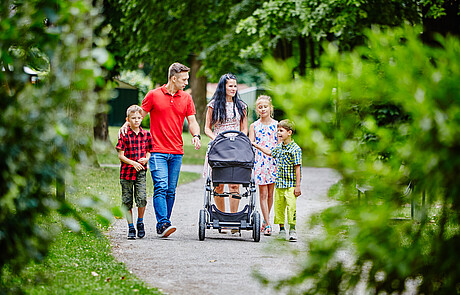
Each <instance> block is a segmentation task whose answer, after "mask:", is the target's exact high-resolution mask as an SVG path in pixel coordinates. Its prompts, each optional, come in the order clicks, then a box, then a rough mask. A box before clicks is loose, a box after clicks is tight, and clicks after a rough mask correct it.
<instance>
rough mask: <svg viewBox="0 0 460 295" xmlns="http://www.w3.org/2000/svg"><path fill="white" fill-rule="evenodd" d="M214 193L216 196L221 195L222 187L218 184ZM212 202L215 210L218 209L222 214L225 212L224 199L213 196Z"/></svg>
mask: <svg viewBox="0 0 460 295" xmlns="http://www.w3.org/2000/svg"><path fill="white" fill-rule="evenodd" d="M215 192H216V193H218V194H221V193H223V192H224V185H223V184H220V185H219V186H218V187H216V189H215ZM214 202H215V203H216V207H217V209H219V210H220V211H222V212H225V198H223V197H217V196H214Z"/></svg>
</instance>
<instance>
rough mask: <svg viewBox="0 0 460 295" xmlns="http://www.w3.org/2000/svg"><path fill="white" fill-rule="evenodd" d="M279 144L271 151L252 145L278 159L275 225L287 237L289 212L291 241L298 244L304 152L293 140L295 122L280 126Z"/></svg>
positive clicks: (283, 122)
mask: <svg viewBox="0 0 460 295" xmlns="http://www.w3.org/2000/svg"><path fill="white" fill-rule="evenodd" d="M277 129H278V130H277V141H278V144H277V145H276V146H275V147H274V148H273V149H272V150H269V149H267V148H265V147H262V146H260V145H258V144H256V143H254V142H253V143H252V144H253V145H254V146H255V147H256V148H258V149H259V150H261V151H262V152H263V153H265V154H267V155H269V156H272V157H273V158H275V159H276V169H277V176H276V182H275V206H274V209H275V210H274V211H275V222H274V223H275V224H279V226H280V232H279V235H280V237H281V238H283V239H285V238H286V230H285V229H284V221H285V212H286V209H287V216H288V223H289V241H292V242H295V241H297V234H296V231H295V225H296V200H297V197H299V196H300V195H301V194H302V192H301V190H300V180H301V172H300V171H301V169H300V168H301V164H302V150H301V149H300V147H299V146H298V145H297V144H296V143H295V142H294V140H293V139H292V133H293V132H294V123H292V122H291V121H289V120H282V121H280V122H279V123H278V127H277Z"/></svg>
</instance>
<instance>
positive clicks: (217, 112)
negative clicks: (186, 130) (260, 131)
mask: <svg viewBox="0 0 460 295" xmlns="http://www.w3.org/2000/svg"><path fill="white" fill-rule="evenodd" d="M228 80H235V81H236V76H235V75H233V74H230V73H229V74H225V75H222V77H220V80H219V83H218V84H217V89H216V92H215V93H214V95H213V96H212V100H214V107H213V109H212V120H211V124H214V123H216V122H225V120H226V119H227V111H226V110H225V105H226V102H227V99H226V97H227V90H226V85H227V81H228ZM244 105H245V104H244V102H243V101H242V100H241V99H240V98H239V94H238V90H237V91H236V93H235V96H234V97H233V115H234V116H236V110H238V113H239V114H240V116H241V118H244V116H245V113H244ZM235 108H236V110H235Z"/></svg>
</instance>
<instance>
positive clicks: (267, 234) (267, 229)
mask: <svg viewBox="0 0 460 295" xmlns="http://www.w3.org/2000/svg"><path fill="white" fill-rule="evenodd" d="M264 235H265V236H271V235H272V228H271V226H270V225H267V226H266V227H265V230H264Z"/></svg>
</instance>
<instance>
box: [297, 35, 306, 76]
mask: <svg viewBox="0 0 460 295" xmlns="http://www.w3.org/2000/svg"><path fill="white" fill-rule="evenodd" d="M299 74H300V76H305V75H306V74H307V40H306V39H305V37H304V36H299Z"/></svg>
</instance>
